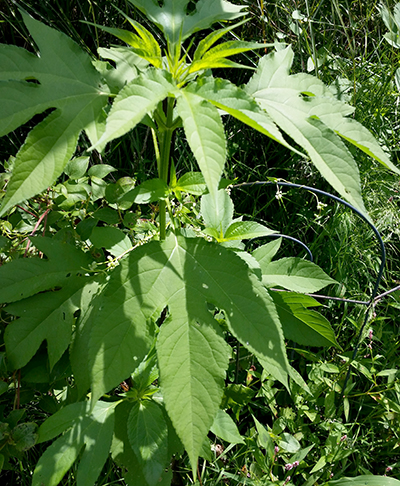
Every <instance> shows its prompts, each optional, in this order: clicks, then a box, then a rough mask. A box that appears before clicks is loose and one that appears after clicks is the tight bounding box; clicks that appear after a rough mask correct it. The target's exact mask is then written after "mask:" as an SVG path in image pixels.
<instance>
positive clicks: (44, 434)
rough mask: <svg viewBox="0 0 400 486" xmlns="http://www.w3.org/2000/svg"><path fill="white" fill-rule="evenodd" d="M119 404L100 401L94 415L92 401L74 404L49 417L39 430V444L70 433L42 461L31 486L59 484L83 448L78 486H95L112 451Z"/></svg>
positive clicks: (49, 450) (40, 460) (58, 440)
mask: <svg viewBox="0 0 400 486" xmlns="http://www.w3.org/2000/svg"><path fill="white" fill-rule="evenodd" d="M117 403H118V402H111V403H107V402H97V403H96V405H95V407H94V409H93V411H92V412H90V403H89V402H78V403H73V404H71V405H67V406H66V407H65V408H63V409H61V410H60V411H59V412H56V413H55V414H54V415H52V416H51V417H49V418H48V419H47V420H46V421H45V422H44V423H43V425H42V426H41V427H40V428H39V442H44V441H47V440H51V439H52V438H54V437H56V436H57V435H59V434H60V433H62V432H63V431H64V430H67V431H66V432H65V433H64V435H62V436H61V437H59V438H58V439H57V440H56V441H55V442H53V444H52V445H51V446H49V447H48V448H47V449H46V451H45V452H44V454H43V455H42V456H41V458H40V459H39V462H38V463H37V466H36V469H35V472H34V474H33V478H32V486H42V485H43V484H46V486H56V485H57V484H59V483H60V481H61V480H62V478H63V477H64V475H65V473H66V472H67V471H68V470H69V469H70V468H71V466H72V464H73V463H74V462H75V461H76V459H77V458H78V456H79V454H80V452H81V450H82V448H83V447H84V450H83V453H82V455H81V458H80V462H79V467H78V473H77V478H76V480H77V485H78V486H93V485H94V484H95V482H96V480H97V478H98V476H99V474H100V472H101V470H102V468H103V466H104V463H105V461H106V459H107V456H108V453H109V450H110V446H111V440H112V434H113V428H114V408H115V406H116V404H117Z"/></svg>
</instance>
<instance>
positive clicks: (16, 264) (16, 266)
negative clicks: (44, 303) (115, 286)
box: [0, 237, 92, 303]
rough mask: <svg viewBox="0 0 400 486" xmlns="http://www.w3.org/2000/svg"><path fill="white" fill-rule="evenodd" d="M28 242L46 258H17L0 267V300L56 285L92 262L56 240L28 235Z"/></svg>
mask: <svg viewBox="0 0 400 486" xmlns="http://www.w3.org/2000/svg"><path fill="white" fill-rule="evenodd" d="M31 241H32V242H33V244H34V245H35V246H36V247H37V248H38V249H39V250H40V251H41V252H43V253H44V254H45V255H46V256H47V257H48V260H45V259H42V258H24V259H22V258H21V259H18V260H12V261H11V262H9V263H7V265H3V266H2V267H0V299H1V302H2V303H3V302H14V301H16V300H22V299H24V298H26V297H29V296H31V295H33V294H36V293H37V292H42V291H43V290H49V289H51V288H53V287H55V286H60V285H62V284H63V283H64V282H66V281H67V279H68V278H70V277H73V276H76V275H78V274H81V273H83V269H84V268H88V267H89V265H90V263H91V261H92V259H91V258H90V256H89V255H88V254H86V253H83V252H82V251H81V250H78V249H77V248H75V247H73V246H71V245H68V244H66V243H63V242H62V241H59V240H56V239H52V238H43V237H31Z"/></svg>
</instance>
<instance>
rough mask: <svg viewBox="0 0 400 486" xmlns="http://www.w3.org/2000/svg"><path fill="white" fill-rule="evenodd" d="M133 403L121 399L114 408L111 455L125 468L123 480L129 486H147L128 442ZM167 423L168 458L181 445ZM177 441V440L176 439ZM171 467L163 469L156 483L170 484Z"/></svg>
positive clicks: (177, 450)
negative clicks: (166, 469)
mask: <svg viewBox="0 0 400 486" xmlns="http://www.w3.org/2000/svg"><path fill="white" fill-rule="evenodd" d="M133 405H134V404H133V403H132V402H128V401H125V400H124V401H123V402H122V403H119V404H118V405H117V407H116V408H115V426H114V436H113V441H112V444H111V455H112V458H113V460H114V461H115V462H116V463H117V464H118V465H119V466H121V467H122V468H124V469H126V470H127V471H126V473H125V475H124V481H125V482H126V484H127V485H129V486H137V485H140V486H148V483H147V481H146V478H145V476H144V472H143V468H142V464H141V463H140V462H139V459H138V458H137V457H136V454H135V453H134V452H133V450H132V447H131V445H130V442H129V437H128V429H127V426H126V425H127V423H128V419H129V415H130V413H131V410H132V408H133ZM167 425H168V453H167V457H168V459H170V458H171V457H172V455H173V454H177V453H181V452H182V447H181V445H178V447H177V444H176V441H175V439H174V437H176V434H175V433H174V431H173V428H172V426H171V423H170V421H169V420H167ZM178 442H179V440H178ZM171 474H172V472H171V469H168V471H166V472H165V470H164V471H163V474H162V477H161V478H160V480H159V482H158V483H157V484H159V485H161V486H170V484H171V479H172V478H171Z"/></svg>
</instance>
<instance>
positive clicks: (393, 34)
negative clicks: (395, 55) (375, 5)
mask: <svg viewBox="0 0 400 486" xmlns="http://www.w3.org/2000/svg"><path fill="white" fill-rule="evenodd" d="M379 9H380V13H381V17H382V20H383V21H384V22H385V25H386V27H387V28H388V29H389V32H387V33H386V34H385V35H384V37H385V39H386V40H387V41H388V42H389V44H390V45H391V46H393V47H395V48H397V49H399V48H400V5H399V3H396V5H395V6H394V8H393V13H392V12H391V11H390V10H389V9H388V7H387V6H386V5H384V4H383V3H381V4H380V5H379Z"/></svg>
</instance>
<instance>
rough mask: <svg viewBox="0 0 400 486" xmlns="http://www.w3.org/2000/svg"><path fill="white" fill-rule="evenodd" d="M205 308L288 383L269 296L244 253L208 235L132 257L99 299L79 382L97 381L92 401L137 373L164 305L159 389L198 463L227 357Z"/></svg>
mask: <svg viewBox="0 0 400 486" xmlns="http://www.w3.org/2000/svg"><path fill="white" fill-rule="evenodd" d="M207 303H208V304H211V305H212V306H215V307H216V308H218V309H221V310H223V311H224V313H225V315H226V320H227V325H228V327H229V329H230V332H231V333H232V334H233V335H234V336H235V337H236V338H237V339H239V341H240V342H242V343H243V344H244V345H245V346H246V347H247V348H248V349H249V350H250V351H251V352H253V353H254V354H256V356H260V357H262V358H263V359H265V360H266V361H267V362H269V363H271V365H273V366H275V369H276V370H277V373H280V376H281V377H282V380H284V379H285V378H284V376H285V374H287V370H288V363H287V358H286V355H285V349H284V344H283V334H282V330H281V327H280V323H279V320H278V315H277V312H276V309H275V306H274V304H273V301H272V299H271V297H270V296H269V294H268V292H267V291H266V289H265V288H264V287H263V286H262V284H261V282H260V281H259V280H258V279H257V277H256V276H255V275H253V274H252V273H251V272H250V271H249V268H248V266H247V264H246V263H245V262H244V261H242V259H241V258H240V257H238V256H237V255H235V254H234V253H233V252H231V251H229V250H227V249H225V248H223V247H221V246H220V245H217V244H212V243H208V242H206V241H204V240H202V239H197V238H196V239H192V238H188V239H185V238H182V237H179V236H175V235H173V234H171V235H170V236H169V237H168V238H167V239H166V240H165V241H163V242H157V241H153V242H150V243H148V244H147V245H144V246H141V247H139V248H137V249H135V250H134V251H132V252H131V253H130V254H129V255H128V256H127V258H126V259H124V260H123V261H122V262H121V263H120V265H119V266H118V267H117V268H116V269H114V270H113V271H112V273H111V275H110V279H109V282H108V284H107V288H106V290H105V291H104V292H103V296H101V297H98V298H97V299H96V301H95V302H94V305H93V311H92V313H91V314H90V316H89V317H88V319H87V321H86V322H85V326H84V328H86V326H88V327H87V331H84V330H83V338H82V340H83V344H82V349H85V348H87V349H88V353H87V363H86V365H85V364H84V366H86V369H87V372H86V373H87V375H89V377H85V373H84V372H82V374H83V381H84V383H85V384H86V383H87V380H90V381H91V382H92V399H93V401H95V400H96V399H97V398H98V397H100V396H101V395H102V394H103V393H105V392H107V391H108V390H110V389H111V388H112V387H114V386H117V385H118V384H119V383H120V382H121V381H122V380H124V379H125V378H126V377H127V376H129V374H131V373H132V371H133V370H134V369H135V367H137V365H138V364H139V362H140V361H141V360H142V359H143V357H144V355H145V354H146V353H147V352H148V350H149V348H150V345H151V342H152V335H153V330H152V324H151V321H154V320H156V319H157V318H158V316H159V315H160V314H161V312H162V311H163V310H164V309H165V308H166V307H168V312H169V317H168V319H167V320H166V321H165V322H164V323H163V324H162V325H161V329H160V333H159V337H158V344H157V354H158V360H159V370H160V384H161V387H162V390H163V396H164V400H165V407H166V409H167V412H168V414H169V416H170V418H171V420H172V423H173V425H174V428H175V429H176V431H177V433H178V436H179V438H180V439H181V440H182V442H183V444H184V446H185V448H186V449H187V450H188V452H189V454H190V460H191V462H192V464H193V465H194V464H195V463H196V461H197V455H198V453H199V450H200V448H201V446H202V443H203V441H204V437H205V436H206V434H207V432H208V430H209V429H210V427H211V425H212V423H213V419H214V416H215V414H216V413H217V411H218V409H219V405H220V401H221V397H222V391H223V381H224V374H225V369H226V367H227V365H228V356H229V353H230V352H229V348H226V344H225V342H224V340H223V339H222V338H221V337H220V336H219V335H218V333H216V331H215V330H214V328H215V326H217V323H216V321H215V320H214V318H213V316H212V314H211V313H210V311H209V310H208V307H207ZM85 333H86V334H85ZM88 334H89V336H90V337H89V339H87V337H86V338H84V336H87V335H88ZM79 336H80V334H78V337H77V339H78V343H77V344H78V345H79ZM85 343H88V344H85ZM205 357H207V359H205ZM73 366H74V365H73ZM74 370H75V368H74ZM171 370H173V371H171ZM177 370H179V372H177ZM87 375H86V376H87ZM77 381H78V378H77ZM286 381H287V378H286ZM85 386H86V385H85ZM177 390H180V392H179V394H178V393H177ZM179 397H180V398H179Z"/></svg>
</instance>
